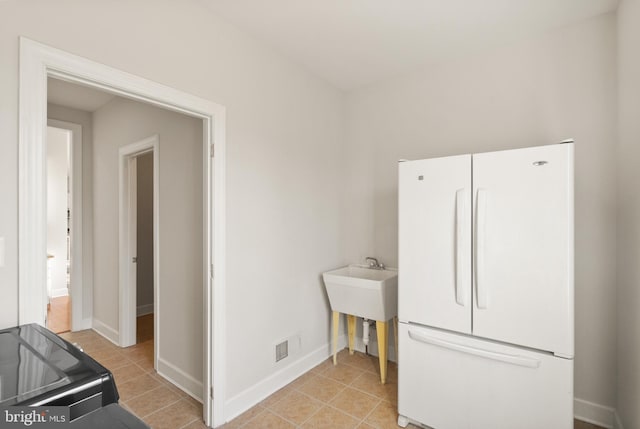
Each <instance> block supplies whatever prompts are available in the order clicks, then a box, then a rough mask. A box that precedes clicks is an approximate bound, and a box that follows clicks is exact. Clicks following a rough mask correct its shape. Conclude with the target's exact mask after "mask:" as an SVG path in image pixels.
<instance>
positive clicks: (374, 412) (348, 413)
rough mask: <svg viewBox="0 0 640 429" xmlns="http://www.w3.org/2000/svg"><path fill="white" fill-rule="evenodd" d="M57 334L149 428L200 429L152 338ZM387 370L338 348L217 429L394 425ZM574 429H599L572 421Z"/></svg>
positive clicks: (393, 378)
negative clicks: (133, 340)
mask: <svg viewBox="0 0 640 429" xmlns="http://www.w3.org/2000/svg"><path fill="white" fill-rule="evenodd" d="M142 323H143V324H144V323H147V324H148V323H149V319H147V320H146V321H142ZM151 323H152V318H151ZM147 326H148V325H147ZM151 332H152V330H151ZM138 334H139V335H140V334H141V331H139V332H138ZM145 335H148V332H147V334H145ZM62 337H64V338H65V339H67V340H69V341H71V342H77V343H79V344H80V345H81V346H82V347H83V348H84V350H85V351H86V352H87V353H88V354H89V355H91V356H92V357H93V358H95V359H96V360H97V361H99V362H100V363H102V364H103V365H104V366H106V367H107V368H109V369H110V370H111V371H112V372H113V374H114V376H115V378H116V384H117V386H118V391H119V393H120V401H121V402H120V403H121V405H123V406H124V407H125V408H126V409H128V410H130V411H131V412H133V413H134V414H136V415H137V416H138V417H140V418H141V419H142V420H144V421H145V422H146V423H147V424H148V425H149V426H151V427H152V428H153V429H180V428H184V429H199V428H205V425H204V424H203V423H202V405H201V404H200V403H198V402H197V401H195V400H194V399H192V398H191V397H189V396H188V395H187V394H185V393H184V392H182V391H181V390H179V389H177V388H176V387H175V386H173V385H171V384H170V383H169V382H168V381H166V380H165V379H163V378H162V377H160V376H159V375H158V374H157V373H156V372H155V371H154V369H153V339H150V340H146V341H143V342H141V343H139V344H136V345H135V346H132V347H128V348H124V349H123V348H119V347H117V346H115V345H113V344H112V343H111V342H109V341H107V340H106V339H104V338H102V337H101V336H100V335H98V334H96V333H95V332H93V331H80V332H73V333H71V332H68V333H65V334H62ZM388 372H389V374H388V382H387V384H385V385H382V384H380V379H379V369H378V360H377V358H375V357H371V356H366V355H364V354H362V353H356V354H354V355H349V353H348V351H347V350H343V351H341V352H340V353H339V354H338V366H333V364H332V361H331V360H330V359H329V360H326V361H325V362H323V363H322V364H320V365H318V366H316V367H315V368H313V369H312V370H311V371H309V372H308V373H306V374H303V375H302V376H301V377H299V378H298V379H296V380H294V381H293V382H292V383H290V384H289V385H287V386H285V387H283V388H282V389H280V390H279V391H277V392H276V393H274V394H273V395H271V396H269V397H268V398H266V399H265V400H263V401H262V402H261V403H259V404H258V405H256V406H254V407H253V408H251V409H250V410H248V411H246V412H245V413H244V414H242V415H240V416H239V417H237V418H235V419H234V420H232V421H230V422H229V423H227V424H225V425H224V426H223V428H224V429H238V428H244V429H288V428H304V429H307V428H309V429H312V428H313V429H325V428H326V429H346V428H357V429H397V428H398V426H397V424H396V419H397V410H396V408H397V391H398V385H397V377H398V368H397V365H396V364H394V363H392V362H389V369H388ZM409 427H411V428H414V429H415V428H416V427H415V426H413V425H409ZM575 429H601V428H599V427H598V426H594V425H591V424H589V423H584V422H580V421H577V420H576V422H575Z"/></svg>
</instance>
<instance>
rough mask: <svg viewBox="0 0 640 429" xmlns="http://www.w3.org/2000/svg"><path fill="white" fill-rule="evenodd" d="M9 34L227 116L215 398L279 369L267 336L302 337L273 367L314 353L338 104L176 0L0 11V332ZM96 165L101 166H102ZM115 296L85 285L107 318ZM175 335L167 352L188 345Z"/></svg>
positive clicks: (6, 272) (13, 139)
mask: <svg viewBox="0 0 640 429" xmlns="http://www.w3.org/2000/svg"><path fill="white" fill-rule="evenodd" d="M150 10H152V11H153V14H152V18H150V16H151V15H149V11H150ZM114 23H117V25H114ZM167 28H170V29H171V31H167ZM21 35H22V36H26V37H29V38H31V39H34V40H37V41H39V42H43V43H46V44H48V45H51V46H54V47H56V48H60V49H63V50H66V51H69V52H72V53H74V54H77V55H81V56H84V57H86V58H89V59H91V60H94V61H98V62H100V63H103V64H107V65H109V66H112V67H116V68H119V69H121V70H125V71H127V72H130V73H133V74H136V75H139V76H142V77H145V78H148V79H151V80H153V81H156V82H160V83H162V84H165V85H169V86H171V87H174V88H177V89H179V90H182V91H185V92H189V93H192V94H195V95H197V96H199V97H203V98H206V99H208V100H212V101H214V102H216V103H220V104H222V105H224V106H225V107H226V108H227V110H226V112H227V127H226V130H227V177H226V180H227V213H226V214H227V231H226V232H227V248H226V253H227V254H226V256H227V292H226V302H225V303H224V306H225V309H226V312H227V316H228V322H227V324H226V338H227V346H226V349H225V350H224V352H225V353H226V356H227V358H226V359H227V363H228V367H227V369H226V377H227V378H226V382H227V386H226V392H225V394H226V397H227V398H229V397H232V396H234V395H236V394H238V393H239V392H242V391H243V390H245V389H247V388H250V387H253V386H255V384H256V383H258V382H259V381H261V380H264V379H265V378H267V377H268V376H270V375H273V374H275V373H276V372H277V371H278V370H280V369H281V368H282V365H280V366H277V365H276V364H275V363H274V349H273V344H274V343H275V342H276V341H277V340H280V339H282V338H286V337H288V336H289V335H292V334H293V333H297V332H300V333H301V335H302V348H301V350H300V353H299V355H298V356H297V357H291V358H290V359H291V360H284V361H282V362H281V364H289V363H292V362H293V361H294V360H295V359H298V358H299V357H302V356H305V355H307V354H308V353H310V352H311V351H314V350H317V349H319V348H320V347H323V346H325V345H326V344H327V343H328V342H329V338H330V335H329V330H330V328H329V326H330V323H329V322H330V316H329V308H328V305H327V301H326V297H325V292H324V287H323V285H322V283H321V280H320V276H319V274H320V273H321V272H323V271H324V270H326V269H329V268H334V267H336V266H339V265H340V264H343V263H345V262H347V260H346V258H345V257H344V255H343V250H342V249H343V240H345V238H344V233H345V231H344V228H343V227H344V225H343V222H342V216H341V215H342V211H341V210H342V203H343V201H342V198H341V195H342V184H343V183H344V182H345V180H344V166H343V154H344V149H343V147H344V140H343V121H344V106H343V95H342V93H341V92H340V91H338V90H336V89H334V88H332V87H331V86H330V85H328V84H327V83H326V82H324V81H322V80H321V79H318V78H316V77H314V76H312V75H310V74H309V73H308V72H307V71H305V70H304V69H303V68H301V67H299V66H297V65H294V64H292V63H291V62H289V61H287V60H284V59H282V58H281V57H280V56H278V55H276V54H275V53H274V52H272V51H271V50H269V49H266V48H264V47H262V46H261V45H259V44H258V43H257V42H256V41H255V40H253V39H252V38H250V37H248V36H246V35H244V34H242V33H240V32H239V31H237V30H236V29H235V28H234V27H232V26H230V25H228V24H226V23H225V22H224V21H222V20H220V19H218V18H217V17H216V16H214V15H213V14H211V13H210V12H209V10H208V9H207V8H205V7H204V6H203V5H202V3H201V2H199V1H186V0H185V1H180V2H177V1H153V0H131V1H127V2H105V1H101V0H67V1H63V2H50V1H45V0H19V1H18V0H9V1H1V2H0V58H2V61H0V152H1V153H2V156H1V157H0V198H2V201H6V202H7V203H6V204H7V206H6V208H5V206H3V209H2V210H0V236H4V237H6V246H7V255H6V266H5V267H4V268H0V293H1V294H2V301H1V302H0V327H6V326H10V325H14V324H15V323H16V322H17V290H18V289H17V267H18V265H17V264H18V260H17V247H18V238H17V229H18V228H17V225H18V212H17V198H18V194H17V190H18V165H17V162H16V160H17V159H18V130H17V126H18V70H19V65H18V46H19V45H18V36H21ZM78 35H82V36H81V37H79V36H78ZM143 137H146V136H143ZM94 159H95V160H96V164H95V168H96V169H98V168H101V162H102V158H101V157H96V156H94ZM96 207H97V205H96ZM96 220H97V219H96ZM96 230H97V228H96ZM176 233H177V231H176ZM98 259H99V255H97V254H96V255H95V257H94V260H96V261H97V260H98ZM101 274H102V273H100V274H99V273H98V272H97V271H96V272H95V275H94V279H96V280H98V278H100V275H101ZM177 284H178V283H177ZM115 287H117V284H110V285H107V286H106V288H107V289H106V291H103V290H102V289H101V288H99V287H98V285H97V284H96V287H95V291H96V296H95V302H100V303H101V304H100V305H103V304H104V306H105V307H106V308H110V309H113V308H115V305H116V295H115V294H113V293H112V291H111V290H110V289H109V288H115ZM100 294H103V295H104V294H107V296H104V299H105V300H104V302H102V301H101V298H103V296H102V295H100ZM99 295H100V296H99ZM198 308H200V307H198ZM95 310H96V317H99V318H104V319H105V322H108V323H109V324H111V325H115V324H116V323H117V317H116V316H115V315H112V314H106V312H105V311H103V310H101V309H100V308H98V307H96V309H95ZM115 327H117V326H115ZM183 334H184V333H182V332H181V333H180V335H177V336H176V347H177V346H178V345H179V344H180V342H181V341H187V340H188V341H191V337H190V336H189V335H190V334H189V335H187V337H188V338H187V339H182V338H180V336H181V335H183ZM198 339H199V340H200V338H198Z"/></svg>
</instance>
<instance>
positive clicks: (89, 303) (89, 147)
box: [47, 103, 93, 321]
mask: <svg viewBox="0 0 640 429" xmlns="http://www.w3.org/2000/svg"><path fill="white" fill-rule="evenodd" d="M47 117H48V118H49V119H57V120H59V121H64V122H71V123H74V124H78V125H80V126H82V253H83V258H82V320H87V321H90V320H91V318H92V314H93V191H92V189H93V185H92V183H93V177H92V176H93V117H92V114H91V112H86V111H84V110H77V109H71V108H69V107H64V106H59V105H57V104H53V103H49V104H47Z"/></svg>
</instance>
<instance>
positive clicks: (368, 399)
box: [331, 387, 380, 420]
mask: <svg viewBox="0 0 640 429" xmlns="http://www.w3.org/2000/svg"><path fill="white" fill-rule="evenodd" d="M379 403H380V399H379V398H376V397H375V396H371V395H369V394H367V393H363V392H360V391H358V390H355V389H352V388H350V387H347V388H346V389H345V390H343V391H342V392H340V393H339V394H338V395H337V396H336V397H335V398H333V400H332V401H331V405H332V406H334V407H335V408H337V409H339V410H341V411H344V412H345V413H347V414H350V415H352V416H354V417H355V418H357V419H359V420H362V419H364V418H365V417H366V416H367V415H368V414H369V413H370V412H371V411H372V410H373V409H374V408H375V407H376V406H377V405H378V404H379Z"/></svg>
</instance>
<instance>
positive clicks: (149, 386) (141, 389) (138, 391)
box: [116, 374, 161, 401]
mask: <svg viewBox="0 0 640 429" xmlns="http://www.w3.org/2000/svg"><path fill="white" fill-rule="evenodd" d="M116 386H117V387H118V392H119V393H120V398H121V399H122V400H123V401H129V400H131V399H133V398H135V397H136V396H140V395H142V394H144V393H146V392H148V391H150V390H153V389H156V388H158V387H160V386H161V383H160V381H158V380H157V379H155V378H154V377H153V376H152V375H150V374H144V375H141V376H139V377H136V378H133V379H131V380H129V381H127V382H125V383H122V384H118V383H117V381H116Z"/></svg>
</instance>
